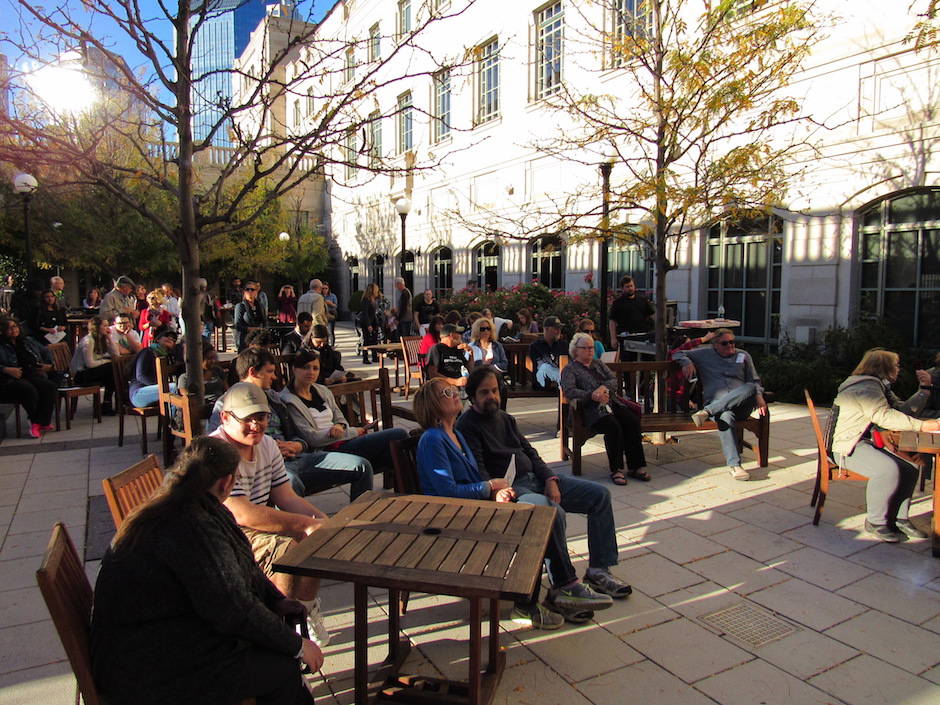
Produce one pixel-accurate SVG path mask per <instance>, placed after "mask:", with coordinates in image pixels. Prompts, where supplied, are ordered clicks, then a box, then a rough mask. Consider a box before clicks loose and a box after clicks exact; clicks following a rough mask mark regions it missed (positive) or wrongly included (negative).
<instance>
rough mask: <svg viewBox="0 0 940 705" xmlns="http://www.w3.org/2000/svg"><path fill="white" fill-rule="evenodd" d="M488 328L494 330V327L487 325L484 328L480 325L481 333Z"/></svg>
mask: <svg viewBox="0 0 940 705" xmlns="http://www.w3.org/2000/svg"><path fill="white" fill-rule="evenodd" d="M488 330H493V329H492V328H490V327H489V326H486V327H485V328H484V327H483V326H480V332H481V333H483V332H484V331H488Z"/></svg>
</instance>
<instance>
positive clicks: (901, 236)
mask: <svg viewBox="0 0 940 705" xmlns="http://www.w3.org/2000/svg"><path fill="white" fill-rule="evenodd" d="M856 223H857V224H858V239H859V243H858V244H859V247H858V249H857V251H858V253H859V266H860V275H859V311H860V312H861V314H862V315H863V316H883V317H884V319H885V322H887V323H888V325H890V326H891V327H892V328H894V329H895V330H897V331H898V332H899V333H901V334H902V335H903V336H904V337H905V339H906V340H907V342H908V343H909V344H910V345H912V346H914V347H919V348H938V347H940V189H936V188H934V189H925V190H920V191H913V192H911V191H908V192H905V193H902V194H895V195H894V196H893V197H889V198H885V199H884V200H881V201H879V202H877V203H874V204H872V205H870V206H867V207H866V208H863V209H862V210H860V211H859V213H858V215H857V216H856Z"/></svg>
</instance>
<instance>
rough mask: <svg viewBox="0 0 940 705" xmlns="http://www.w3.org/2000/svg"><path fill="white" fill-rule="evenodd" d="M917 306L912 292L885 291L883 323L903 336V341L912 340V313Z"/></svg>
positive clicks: (913, 318)
mask: <svg viewBox="0 0 940 705" xmlns="http://www.w3.org/2000/svg"><path fill="white" fill-rule="evenodd" d="M916 305H917V299H916V295H915V294H914V292H913V291H886V292H885V301H884V318H885V322H886V323H887V324H888V325H889V326H891V327H892V328H894V329H895V330H896V331H897V332H898V333H900V334H901V335H903V336H904V338H905V340H910V341H913V340H914V321H915V317H914V316H913V315H912V312H913V311H915V307H916Z"/></svg>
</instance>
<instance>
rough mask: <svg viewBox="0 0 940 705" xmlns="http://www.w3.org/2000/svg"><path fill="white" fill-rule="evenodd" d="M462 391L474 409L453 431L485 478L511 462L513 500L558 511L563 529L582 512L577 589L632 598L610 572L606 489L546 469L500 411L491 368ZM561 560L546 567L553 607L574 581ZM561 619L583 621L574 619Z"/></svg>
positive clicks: (612, 549) (612, 545) (612, 541)
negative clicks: (582, 561) (584, 539)
mask: <svg viewBox="0 0 940 705" xmlns="http://www.w3.org/2000/svg"><path fill="white" fill-rule="evenodd" d="M466 391H467V396H468V398H469V399H470V402H471V405H472V406H471V407H470V408H469V409H468V410H467V411H466V412H464V414H463V415H462V416H461V417H460V418H459V419H458V421H457V430H458V431H460V432H461V433H462V434H463V435H464V437H465V438H466V439H467V443H468V444H469V446H470V449H471V450H472V451H473V455H474V457H475V458H476V461H477V465H478V467H479V468H480V471H481V473H482V474H483V475H484V477H488V478H494V477H505V476H506V471H507V469H508V468H509V465H510V463H511V462H512V461H513V459H514V460H515V469H516V477H515V480H514V482H513V483H512V489H513V490H514V492H515V494H516V497H517V501H519V502H522V503H525V504H541V505H547V506H554V507H555V508H556V510H557V512H558V518H557V519H556V524H560V525H561V526H562V527H564V524H565V512H566V511H569V512H575V513H578V514H586V515H587V522H588V529H587V530H588V553H589V566H590V567H589V568H588V569H587V572H586V573H585V576H584V582H583V583H581V584H580V585H581V587H582V588H583V587H585V586H589V588H590V589H593V590H594V591H596V592H599V593H604V594H606V595H609V596H611V597H627V596H628V595H630V594H631V593H632V592H633V590H632V588H631V587H630V586H629V585H628V584H627V583H625V582H623V581H621V580H620V579H619V578H617V577H615V576H614V575H612V574H611V573H610V571H609V568H610V567H611V566H615V565H617V558H618V550H617V537H616V534H615V530H614V515H613V510H612V509H611V506H610V491H609V490H608V489H607V488H606V487H604V486H603V485H600V484H598V483H596V482H591V481H590V480H582V479H580V478H576V477H572V476H570V475H557V474H555V473H554V472H552V471H551V470H550V469H549V467H548V466H547V465H546V464H545V461H544V460H542V458H541V457H540V456H539V454H538V453H537V452H536V451H535V449H534V448H533V447H532V445H531V444H530V443H529V442H528V441H527V440H526V438H525V436H523V435H522V433H521V432H520V431H519V427H518V426H517V425H516V421H515V419H513V418H512V416H510V415H509V414H507V413H506V412H505V411H501V410H500V408H499V380H498V379H497V377H496V373H495V372H494V371H493V369H492V368H491V367H480V368H478V369H476V370H474V371H473V372H472V373H471V374H470V377H469V378H468V379H467V385H466ZM559 562H560V563H561V565H559V566H552V565H549V566H548V569H549V574H550V576H551V577H552V578H553V579H552V584H553V586H554V587H553V589H552V590H551V591H550V592H549V595H548V599H547V600H546V603H547V604H548V605H549V606H550V607H553V608H554V605H553V603H554V602H555V599H556V598H557V597H558V596H559V595H560V594H561V593H564V592H565V591H566V589H570V588H571V584H572V583H577V582H578V581H577V573H576V572H575V570H574V567H573V566H572V565H571V561H570V559H569V557H568V555H567V553H565V554H563V555H562V556H561V558H560V561H559ZM575 589H578V588H577V587H575ZM608 606H609V605H608ZM594 609H599V608H598V607H594ZM563 613H564V612H563ZM565 617H567V618H568V619H569V620H570V621H581V620H580V619H578V618H577V615H571V614H565ZM572 617H574V619H572Z"/></svg>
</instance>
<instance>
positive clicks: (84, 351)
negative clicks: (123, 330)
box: [69, 316, 118, 415]
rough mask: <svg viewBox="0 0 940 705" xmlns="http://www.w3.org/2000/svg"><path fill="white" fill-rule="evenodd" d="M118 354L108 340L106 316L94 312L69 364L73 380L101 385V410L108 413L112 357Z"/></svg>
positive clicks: (80, 383)
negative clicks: (102, 397)
mask: <svg viewBox="0 0 940 705" xmlns="http://www.w3.org/2000/svg"><path fill="white" fill-rule="evenodd" d="M117 356H118V352H117V350H116V349H115V347H114V343H113V342H112V341H111V324H110V323H108V321H107V320H106V319H105V318H103V317H101V316H95V317H94V318H92V319H91V320H90V321H89V322H88V335H86V336H85V337H84V338H82V339H81V340H79V341H78V345H76V346H75V352H74V353H72V361H71V363H70V364H69V373H70V374H71V375H72V379H73V380H74V381H75V384H77V385H79V386H86V385H89V386H90V385H95V384H97V385H100V386H102V387H104V404H103V407H102V413H104V414H108V415H111V414H113V413H114V407H113V406H112V404H111V398H112V396H113V395H114V371H113V370H112V369H111V359H112V358H114V357H117Z"/></svg>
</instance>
